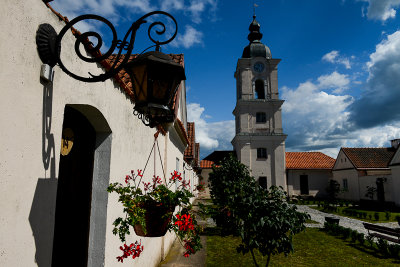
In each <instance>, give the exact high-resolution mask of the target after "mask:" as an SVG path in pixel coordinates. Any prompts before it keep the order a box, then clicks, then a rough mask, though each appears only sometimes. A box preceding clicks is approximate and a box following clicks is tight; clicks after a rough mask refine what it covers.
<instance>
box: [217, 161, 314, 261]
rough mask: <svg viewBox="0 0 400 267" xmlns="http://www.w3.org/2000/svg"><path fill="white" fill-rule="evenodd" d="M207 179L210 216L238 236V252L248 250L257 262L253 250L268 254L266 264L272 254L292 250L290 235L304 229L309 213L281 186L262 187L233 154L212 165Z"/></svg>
mask: <svg viewBox="0 0 400 267" xmlns="http://www.w3.org/2000/svg"><path fill="white" fill-rule="evenodd" d="M209 180H210V184H211V185H210V192H211V198H212V200H213V203H214V205H215V212H214V215H213V217H214V218H215V219H216V222H217V225H218V226H219V227H221V228H222V229H224V230H226V231H227V232H228V233H232V234H236V235H239V236H240V237H241V240H242V243H241V244H240V245H239V247H238V248H237V251H238V252H241V253H243V254H245V253H248V252H250V253H251V254H252V256H253V260H254V263H255V265H256V266H258V264H257V262H256V260H255V257H254V251H255V250H258V251H259V252H260V253H261V254H262V255H263V256H268V259H267V263H266V265H267V266H268V264H269V261H270V257H271V255H274V254H279V253H284V254H285V255H287V254H288V253H290V252H293V243H292V237H293V235H294V234H297V233H299V232H301V231H303V230H304V229H305V226H304V223H305V221H306V219H307V218H309V216H308V215H307V214H305V213H300V212H298V211H297V208H296V206H295V205H290V204H288V203H287V194H286V192H285V191H284V190H283V188H282V187H276V186H271V187H270V188H269V190H265V189H263V188H261V187H260V186H259V185H258V183H256V181H255V179H254V178H253V177H251V176H250V174H249V171H248V169H247V168H246V166H244V165H243V164H241V163H240V162H239V161H237V160H236V159H235V158H233V157H232V156H231V157H229V158H226V159H225V160H224V161H223V162H222V163H221V165H220V166H219V167H214V168H213V171H212V172H211V173H210V176H209Z"/></svg>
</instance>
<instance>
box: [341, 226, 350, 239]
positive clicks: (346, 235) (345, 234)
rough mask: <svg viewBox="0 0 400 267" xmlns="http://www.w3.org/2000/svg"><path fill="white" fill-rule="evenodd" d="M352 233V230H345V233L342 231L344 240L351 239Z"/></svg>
mask: <svg viewBox="0 0 400 267" xmlns="http://www.w3.org/2000/svg"><path fill="white" fill-rule="evenodd" d="M351 231H352V230H351V229H350V228H344V229H343V231H342V235H343V238H344V239H347V238H349V237H350V235H351Z"/></svg>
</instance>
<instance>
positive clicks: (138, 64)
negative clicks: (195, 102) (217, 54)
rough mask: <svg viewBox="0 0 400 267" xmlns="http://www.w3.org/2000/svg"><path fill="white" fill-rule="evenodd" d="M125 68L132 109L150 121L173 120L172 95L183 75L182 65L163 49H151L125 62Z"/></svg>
mask: <svg viewBox="0 0 400 267" xmlns="http://www.w3.org/2000/svg"><path fill="white" fill-rule="evenodd" d="M125 70H126V71H127V72H128V74H129V75H130V77H131V80H132V85H133V93H134V99H135V107H134V109H135V110H136V111H137V112H139V113H141V114H143V115H145V116H147V117H148V119H149V121H150V122H151V121H152V120H153V121H156V122H157V123H162V122H172V121H173V120H174V112H173V110H172V108H173V101H174V96H175V94H176V92H177V90H178V88H179V85H180V83H181V81H182V80H185V79H186V77H185V71H184V68H183V66H182V65H180V64H178V63H176V62H174V61H173V60H172V58H171V57H170V56H168V55H166V54H164V53H161V52H159V51H152V52H147V53H145V54H143V55H140V56H138V57H137V58H136V59H134V60H133V61H131V62H130V63H128V64H127V65H126V67H125Z"/></svg>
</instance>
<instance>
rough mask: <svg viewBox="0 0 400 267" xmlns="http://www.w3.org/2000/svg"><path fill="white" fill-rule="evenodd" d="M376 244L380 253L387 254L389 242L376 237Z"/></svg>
mask: <svg viewBox="0 0 400 267" xmlns="http://www.w3.org/2000/svg"><path fill="white" fill-rule="evenodd" d="M376 246H377V247H378V250H379V251H380V252H381V253H382V255H384V256H388V255H389V244H388V242H387V241H386V240H384V239H382V238H378V242H377V243H376Z"/></svg>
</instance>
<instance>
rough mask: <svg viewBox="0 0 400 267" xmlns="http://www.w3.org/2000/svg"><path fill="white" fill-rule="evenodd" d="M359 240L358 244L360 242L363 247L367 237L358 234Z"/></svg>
mask: <svg viewBox="0 0 400 267" xmlns="http://www.w3.org/2000/svg"><path fill="white" fill-rule="evenodd" d="M357 240H358V242H360V244H361V245H364V243H365V237H364V234H363V233H358V234H357Z"/></svg>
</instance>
